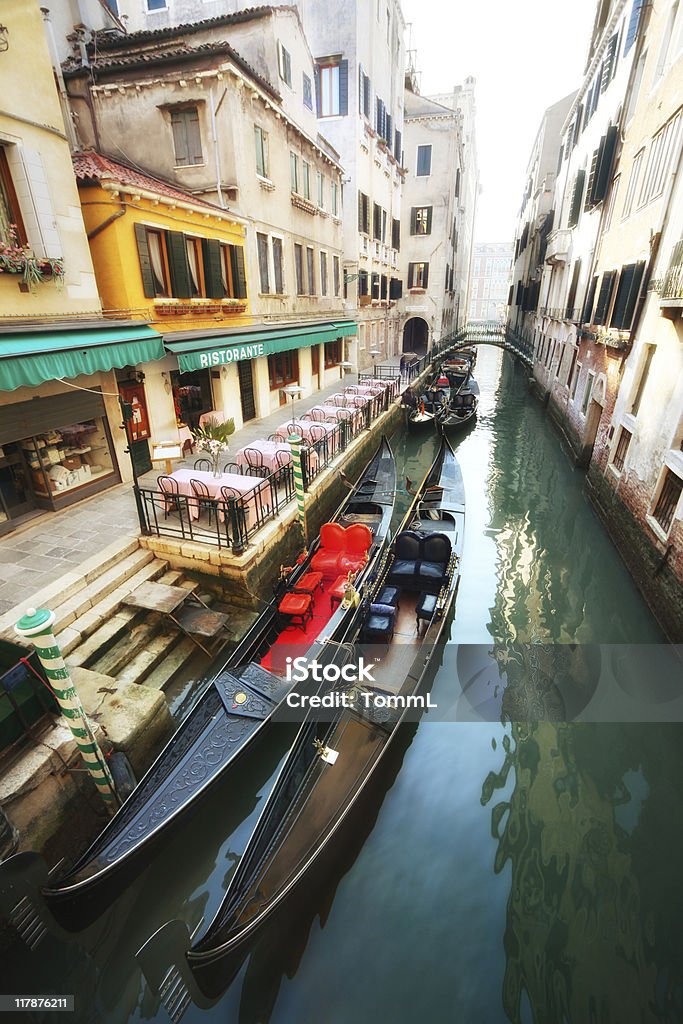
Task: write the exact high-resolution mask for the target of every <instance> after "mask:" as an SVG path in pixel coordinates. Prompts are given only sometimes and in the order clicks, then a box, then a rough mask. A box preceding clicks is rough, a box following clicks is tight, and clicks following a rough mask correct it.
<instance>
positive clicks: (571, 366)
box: [565, 348, 581, 398]
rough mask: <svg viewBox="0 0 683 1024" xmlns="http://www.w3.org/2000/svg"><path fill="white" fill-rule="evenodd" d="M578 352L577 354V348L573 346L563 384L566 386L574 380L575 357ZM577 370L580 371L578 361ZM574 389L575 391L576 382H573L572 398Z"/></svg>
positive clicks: (569, 385)
mask: <svg viewBox="0 0 683 1024" xmlns="http://www.w3.org/2000/svg"><path fill="white" fill-rule="evenodd" d="M578 354H579V350H578V348H574V349H573V350H572V358H571V362H570V363H569V373H568V374H567V379H566V381H565V384H566V385H567V387H568V388H569V387H571V385H572V381H573V380H574V370H575V368H576V357H577V356H578ZM579 372H581V364H580V363H579ZM575 391H576V384H574V388H573V390H572V398H573V397H574V393H575Z"/></svg>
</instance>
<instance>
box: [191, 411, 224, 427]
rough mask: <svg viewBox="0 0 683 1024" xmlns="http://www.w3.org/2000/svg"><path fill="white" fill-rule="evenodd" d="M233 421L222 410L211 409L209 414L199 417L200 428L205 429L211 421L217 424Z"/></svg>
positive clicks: (205, 413)
mask: <svg viewBox="0 0 683 1024" xmlns="http://www.w3.org/2000/svg"><path fill="white" fill-rule="evenodd" d="M229 419H232V417H231V416H228V415H227V414H226V413H225V412H224V411H223V410H222V409H210V410H209V412H203V413H202V414H201V416H200V417H199V426H200V427H203V426H205V424H206V423H208V422H209V420H213V421H214V422H215V423H225V422H227V420H229Z"/></svg>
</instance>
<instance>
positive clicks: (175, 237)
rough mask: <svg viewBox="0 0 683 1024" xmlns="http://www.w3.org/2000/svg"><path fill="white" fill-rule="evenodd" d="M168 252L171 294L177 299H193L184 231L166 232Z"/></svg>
mask: <svg viewBox="0 0 683 1024" xmlns="http://www.w3.org/2000/svg"><path fill="white" fill-rule="evenodd" d="M166 251H167V252H168V265H169V269H170V271H171V292H172V293H173V296H174V298H176V299H191V298H192V282H191V281H190V266H189V264H188V262H187V249H186V247H185V235H184V234H183V233H182V231H167V232H166Z"/></svg>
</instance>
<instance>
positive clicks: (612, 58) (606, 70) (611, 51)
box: [600, 32, 619, 92]
mask: <svg viewBox="0 0 683 1024" xmlns="http://www.w3.org/2000/svg"><path fill="white" fill-rule="evenodd" d="M618 42H619V33H618V32H615V33H614V35H613V36H612V38H611V39H610V41H609V43H608V44H607V49H606V50H605V57H604V59H603V62H602V73H601V75H600V92H604V91H605V89H606V88H607V86H608V85H609V84H610V82H611V81H612V79H613V78H614V75H615V73H616V70H617V43H618Z"/></svg>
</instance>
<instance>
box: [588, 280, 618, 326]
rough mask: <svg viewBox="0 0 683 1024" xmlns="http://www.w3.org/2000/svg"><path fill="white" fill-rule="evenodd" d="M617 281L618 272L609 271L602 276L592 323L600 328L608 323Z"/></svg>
mask: <svg viewBox="0 0 683 1024" xmlns="http://www.w3.org/2000/svg"><path fill="white" fill-rule="evenodd" d="M616 279H617V272H616V270H608V271H606V272H605V273H604V274H603V275H602V282H601V284H600V292H599V293H598V301H597V304H596V307H595V310H594V312H593V320H592V322H593V323H594V324H596V325H598V326H600V325H602V324H605V323H607V317H608V315H609V310H610V306H611V304H612V295H613V293H614V284H615V282H616Z"/></svg>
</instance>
